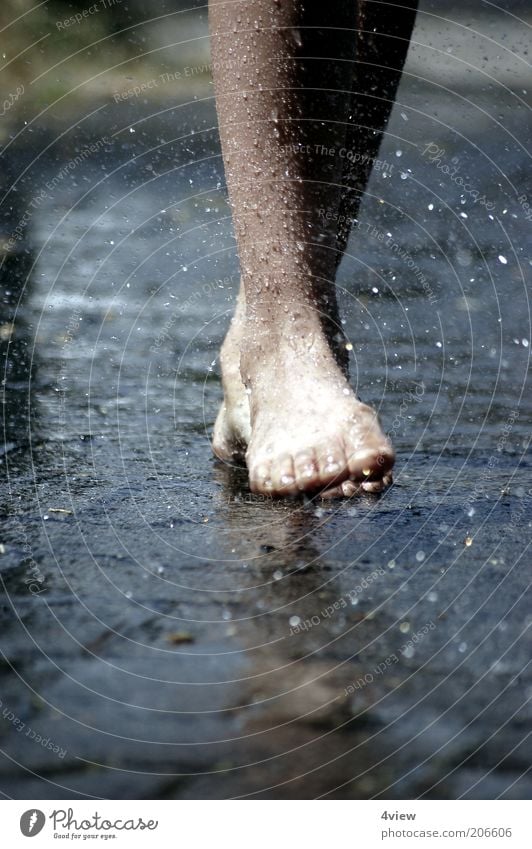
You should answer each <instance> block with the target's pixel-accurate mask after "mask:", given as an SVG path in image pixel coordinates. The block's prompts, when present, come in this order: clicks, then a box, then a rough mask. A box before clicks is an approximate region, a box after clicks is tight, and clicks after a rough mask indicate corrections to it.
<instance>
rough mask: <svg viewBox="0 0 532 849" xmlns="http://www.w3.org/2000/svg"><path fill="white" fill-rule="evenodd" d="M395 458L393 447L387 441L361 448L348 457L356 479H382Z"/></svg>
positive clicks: (351, 472) (351, 470) (351, 473)
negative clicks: (375, 445) (371, 446)
mask: <svg viewBox="0 0 532 849" xmlns="http://www.w3.org/2000/svg"><path fill="white" fill-rule="evenodd" d="M394 459H395V456H394V452H393V448H392V447H391V445H389V444H387V443H383V444H382V445H380V446H378V447H375V448H364V449H359V450H357V451H354V452H353V453H352V454H350V455H349V457H348V466H349V474H350V476H351V477H352V478H353V479H354V480H359V481H361V480H364V481H381V480H382V479H383V478H384V477H386V475H387V474H388V473H389V472H390V470H391V468H392V466H393V463H394Z"/></svg>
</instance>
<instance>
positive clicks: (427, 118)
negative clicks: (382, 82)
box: [0, 4, 532, 799]
mask: <svg viewBox="0 0 532 849" xmlns="http://www.w3.org/2000/svg"><path fill="white" fill-rule="evenodd" d="M443 5H444V6H445V15H444V17H445V16H446V17H447V18H449V19H453V20H456V21H457V23H456V24H453V23H450V22H447V23H445V21H442V20H441V19H439V18H435V17H434V16H435V15H436V14H437V11H438V7H437V6H436V5H435V4H432V5H431V4H425V5H424V6H423V7H422V8H423V11H422V13H421V14H420V16H419V20H418V25H417V28H416V32H415V34H414V44H413V47H412V50H411V54H410V58H409V61H408V65H407V68H406V73H405V77H404V80H403V84H402V87H401V89H400V92H399V95H398V104H397V107H396V109H395V111H394V114H393V118H392V121H391V123H390V125H389V128H388V133H387V137H386V141H385V144H384V146H383V149H382V151H381V154H380V159H381V161H382V162H383V163H384V165H382V166H381V167H380V169H379V170H378V171H376V172H375V173H374V175H373V178H372V182H371V185H370V190H369V192H368V197H367V198H366V201H365V203H364V207H363V210H362V214H361V217H360V221H359V223H358V226H357V227H356V228H355V230H354V232H353V235H352V239H351V241H350V244H349V248H348V252H347V256H346V257H345V260H344V264H343V265H342V268H341V270H340V275H339V279H338V283H339V288H340V291H341V301H342V304H343V309H344V316H345V331H346V334H347V336H348V338H349V340H350V341H351V342H352V344H353V351H352V362H351V375H352V381H353V384H354V385H355V386H356V388H357V391H358V392H359V394H360V395H361V397H362V398H363V399H364V400H366V401H368V402H370V403H372V404H373V405H374V406H375V407H376V408H377V409H378V410H379V413H380V415H381V418H382V421H383V424H384V427H385V429H386V430H387V432H388V433H389V434H390V435H391V437H392V438H393V440H394V443H395V445H396V448H397V451H398V461H397V472H396V479H395V484H394V486H393V487H392V488H391V489H390V490H389V491H388V492H386V493H385V494H384V495H382V496H381V497H372V496H369V495H366V496H363V497H356V498H352V499H350V500H348V501H335V502H322V501H320V500H319V499H318V498H315V499H304V500H289V499H285V500H278V501H271V500H269V499H266V498H263V497H260V496H254V495H251V494H250V493H249V490H248V488H247V483H246V476H245V474H244V473H243V471H242V470H240V469H231V468H227V467H225V466H223V465H221V464H219V463H217V462H215V461H214V460H213V458H212V456H211V453H210V449H209V438H210V433H211V428H212V424H213V421H214V417H215V415H216V411H217V407H218V405H219V403H220V398H221V389H220V384H219V372H218V361H217V352H218V348H219V345H220V342H221V340H222V338H223V335H224V331H225V329H226V327H227V324H228V320H229V316H230V313H231V309H232V304H233V302H234V297H235V292H236V288H237V284H238V262H237V257H236V252H235V243H234V238H233V232H232V227H231V221H230V210H229V207H228V205H227V199H226V192H225V184H224V177H223V169H222V163H221V159H220V151H219V142H218V135H217V129H216V117H215V112H214V104H213V100H212V90H211V89H210V88H209V86H208V83H206V82H205V80H204V78H203V77H202V78H201V80H200V79H198V81H197V82H196V80H194V78H193V77H192V78H191V80H190V82H189V83H187V85H188V88H187V91H186V92H184V90H183V91H182V90H181V89H179V91H178V92H177V94H175V92H174V95H172V93H171V92H170V91H169V90H168V87H167V88H166V89H165V92H164V94H163V93H162V92H161V91H159V89H160V88H161V87H162V83H161V86H153V87H152V89H153V90H156V93H157V96H158V97H159V100H158V101H157V102H156V101H155V100H154V97H155V95H154V94H153V91H152V93H151V94H150V96H149V97H148V96H146V97H144V96H135V95H133V96H130V95H128V96H127V97H125V99H122V100H119V101H117V100H116V99H115V98H114V97H113V96H112V95H109V94H107V95H105V96H103V95H101V100H98V101H94V103H93V104H92V105H91V106H90V108H89V107H87V106H85V107H84V111H83V114H82V117H81V118H79V117H78V118H73V117H72V115H73V112H74V109H73V108H72V110H71V111H69V110H68V109H66V108H65V114H64V115H62V114H61V110H60V109H59V108H58V107H56V108H55V110H54V109H52V110H51V111H50V112H49V113H48V114H45V115H44V116H43V117H41V118H39V120H37V121H35V122H34V124H30V125H29V126H24V125H23V124H21V125H20V126H13V128H12V130H11V133H12V137H11V138H10V139H9V140H8V139H7V138H5V137H4V138H3V152H2V154H1V156H2V162H3V173H4V175H7V179H5V180H4V191H6V192H8V193H7V195H6V197H5V198H4V200H3V201H2V206H1V210H2V217H1V221H2V234H3V239H4V253H3V261H2V266H1V271H0V274H1V275H2V279H1V287H2V297H3V313H2V322H1V324H0V344H1V345H2V358H3V359H2V363H3V372H4V373H3V387H2V389H3V399H2V400H3V404H4V407H3V409H4V417H3V424H4V434H3V444H4V448H3V450H2V456H1V458H0V459H1V462H2V470H3V483H2V504H1V511H2V527H3V529H2V536H1V543H2V546H1V548H0V576H1V579H2V587H1V589H2V595H1V601H0V617H1V622H2V630H1V633H2V637H1V643H0V647H1V649H2V654H1V655H0V658H1V660H0V663H1V670H0V677H1V685H0V748H1V750H2V754H1V756H0V791H1V792H2V793H3V794H4V795H5V796H7V797H11V798H35V799H44V798H90V797H97V798H172V799H174V798H179V799H186V798H187V799H188V798H203V799H217V798H232V797H251V798H315V797H327V798H360V799H366V798H379V797H380V798H397V799H403V798H413V797H418V796H421V797H424V798H469V799H475V798H498V797H501V798H507V799H520V798H530V795H531V793H532V776H531V774H530V764H531V757H532V746H531V742H530V733H531V731H532V709H531V706H530V700H531V697H532V670H531V668H530V656H531V642H532V640H531V625H532V613H531V604H530V602H531V592H530V569H531V566H530V555H529V544H530V538H531V528H532V510H531V505H532V483H531V480H530V466H531V462H530V455H529V453H527V452H528V441H529V434H530V420H531V399H530V392H529V391H527V390H529V386H528V385H527V375H528V365H529V357H530V344H529V341H530V335H531V334H530V311H529V301H528V294H527V292H528V289H529V281H530V276H531V271H532V269H531V266H532V252H531V234H532V220H531V219H532V213H531V211H530V207H529V206H528V205H532V183H531V180H530V164H529V156H530V154H529V153H528V150H529V149H530V141H531V130H530V127H531V124H530V118H529V114H530V113H529V108H530V107H529V95H528V92H527V82H526V80H527V74H528V77H529V74H530V68H529V66H528V65H527V64H526V59H527V57H526V55H525V50H526V40H523V32H526V27H525V24H522V23H519V22H518V21H517V19H516V18H510V17H509V16H508V15H506V13H505V12H502V11H499V12H497V11H496V10H495V9H494V8H493V7H491V4H477V5H479V6H482V7H483V14H481V13H480V11H478V12H477V13H476V15H472V14H470V13H469V7H468V6H467V4H466V5H465V6H464V5H463V4H462V6H461V7H456V8H454V7H452V6H450V5H448V4H443ZM441 6H442V4H440V7H441ZM484 7H486V8H485V9H484ZM488 7H490V8H488ZM508 8H510V6H509V7H508ZM512 10H513V11H514V12H515V13H516V14H517V13H518V12H520V10H521V6H520V5H519V4H515V8H514V5H513V4H512ZM440 12H441V9H440ZM521 16H522V15H521ZM194 21H195V23H194V24H193V25H194V26H195V27H197V28H198V32H199V33H200V36H201V40H202V43H204V38H205V28H204V22H202V21H201V19H199V18H197V19H196V18H195V19H194ZM198 21H199V23H198ZM465 25H469V26H470V27H474V28H475V29H476V30H477V31H478V32H477V33H476V34H475V33H473V32H472V31H471V29H469V30H464V29H463V27H464V26H465ZM191 26H192V24H191ZM194 31H195V30H194ZM158 33H159V35H160V30H158ZM501 33H502V35H501ZM174 36H175V33H174ZM169 37H170V36H169ZM173 40H174V41H175V40H176V39H175V37H174V39H173ZM176 51H177V52H176ZM174 53H175V55H179V48H174ZM106 61H107V62H108V64H111V62H110V59H109V57H108V58H107V60H106ZM152 61H153V60H152ZM192 61H193V60H192V59H190V58H189V55H188V54H187V55H186V58H185V59H184V60H183V62H185V64H186V63H189V62H192ZM183 62H182V63H181V64H180V66H179V67H184V65H183ZM106 67H107V65H106ZM161 67H163V66H162V65H161ZM164 67H165V68H166V66H164ZM159 73H161V72H160V71H159ZM165 73H166V70H165ZM199 76H200V75H199V72H198V77H199ZM147 80H149V76H148V73H147V72H145V74H144V76H143V77H139V76H138V75H137V76H136V77H135V78H134V80H133V81H128V80H127V79H126V78H125V77H124V78H123V79H122V81H121V82H120V83H119V84H116V82H115V83H114V85H115V86H116V85H118V87H115V88H114V89H111V92H112V91H113V90H114V91H115V92H116V91H118V92H127V90H128V88H130V87H131V86H133V85H135V84H139V83H140V82H142V81H144V82H146V81H147ZM167 84H168V81H166V83H165V85H166V86H167ZM143 94H144V93H143ZM172 96H173V97H174V99H173V100H172ZM459 177H460V178H461V181H460V180H459V179H458V178H459ZM4 191H3V192H2V194H4Z"/></svg>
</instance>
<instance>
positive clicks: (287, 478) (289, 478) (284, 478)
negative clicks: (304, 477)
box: [281, 475, 296, 486]
mask: <svg viewBox="0 0 532 849" xmlns="http://www.w3.org/2000/svg"><path fill="white" fill-rule="evenodd" d="M295 480H296V479H295V477H294V476H293V475H281V483H282V484H283V486H290V485H291V484H293V483H295Z"/></svg>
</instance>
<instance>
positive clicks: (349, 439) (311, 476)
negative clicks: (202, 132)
mask: <svg viewBox="0 0 532 849" xmlns="http://www.w3.org/2000/svg"><path fill="white" fill-rule="evenodd" d="M357 11H358V10H357V4H355V3H354V2H351V0H346V2H343V0H336V2H335V3H333V4H330V6H329V8H328V9H327V10H326V18H327V26H323V18H324V16H325V14H324V11H323V5H322V3H321V2H315V3H311V2H307V3H305V4H303V3H300V2H293V3H279V2H275V0H246V1H245V2H231V3H220V2H216V3H211V6H210V21H211V32H212V52H213V67H214V68H215V69H216V70H215V84H216V94H217V107H218V114H219V120H220V135H221V139H222V149H223V154H224V163H225V168H226V177H227V183H228V188H229V194H230V199H231V202H232V205H233V215H234V222H235V230H236V235H237V240H238V247H239V254H240V262H241V271H242V285H243V293H242V295H241V298H240V301H239V306H238V308H237V312H236V315H235V319H234V320H233V324H232V327H231V330H230V332H229V334H228V338H227V340H226V342H225V343H224V349H223V352H222V372H223V377H224V391H225V403H224V407H223V408H222V411H221V414H220V416H219V418H218V421H217V424H216V428H215V437H214V450H215V451H216V453H217V454H218V455H219V456H221V457H224V458H228V457H231V456H235V455H236V454H237V453H238V452H240V451H243V450H244V448H246V446H247V449H246V460H247V463H248V468H249V472H250V483H251V486H252V488H253V489H254V490H256V491H262V492H269V493H272V494H274V493H287V492H296V491H300V490H304V489H308V490H311V489H316V488H324V487H329V486H332V485H334V484H339V483H341V482H342V481H345V480H348V479H353V480H356V481H362V480H364V481H366V482H367V483H366V484H364V485H366V486H368V487H371V486H373V487H374V486H375V485H378V482H379V481H381V480H382V479H383V478H384V476H385V475H386V474H387V472H388V471H389V469H390V468H391V465H392V463H393V451H392V449H391V446H390V445H389V443H388V441H387V440H386V438H385V437H384V435H383V433H382V431H381V429H380V427H379V424H378V422H377V419H376V416H375V414H374V413H373V412H372V411H371V410H370V409H369V408H368V407H366V406H365V405H364V404H361V403H360V402H359V401H358V400H357V399H356V398H355V396H354V394H353V392H352V390H351V389H350V387H349V385H348V384H347V381H346V378H345V374H344V372H343V370H342V368H341V365H342V362H340V363H339V362H338V358H337V357H335V355H334V345H333V344H332V340H333V338H334V336H335V335H337V336H339V337H340V338H341V333H337V332H336V331H339V327H338V323H337V321H336V300H335V293H334V274H335V270H336V267H337V264H338V237H339V234H338V232H337V223H336V222H337V220H338V217H339V210H340V207H341V204H342V197H343V190H342V172H341V164H342V162H343V160H342V159H341V158H340V157H339V155H338V151H339V149H340V148H341V147H343V146H345V144H346V132H347V127H348V126H349V122H350V120H351V121H352V116H351V115H350V98H349V95H348V93H349V92H350V91H351V90H352V83H353V69H354V61H353V60H354V58H355V45H356V40H355V35H354V31H355V29H356V25H357ZM323 210H326V212H327V214H326V215H324V214H323ZM238 353H240V362H238V360H237V357H238ZM239 367H240V369H239ZM238 371H240V375H239V374H238ZM239 378H241V379H239ZM248 411H249V413H248ZM371 481H376V483H371Z"/></svg>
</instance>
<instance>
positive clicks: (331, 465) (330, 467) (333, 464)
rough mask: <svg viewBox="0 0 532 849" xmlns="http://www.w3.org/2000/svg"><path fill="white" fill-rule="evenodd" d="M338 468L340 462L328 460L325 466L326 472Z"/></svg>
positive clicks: (335, 470)
mask: <svg viewBox="0 0 532 849" xmlns="http://www.w3.org/2000/svg"><path fill="white" fill-rule="evenodd" d="M339 468H340V463H336V462H329V463H327V465H326V466H325V471H326V472H337V471H338V470H339Z"/></svg>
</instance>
